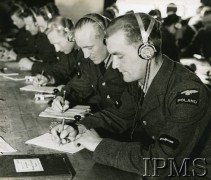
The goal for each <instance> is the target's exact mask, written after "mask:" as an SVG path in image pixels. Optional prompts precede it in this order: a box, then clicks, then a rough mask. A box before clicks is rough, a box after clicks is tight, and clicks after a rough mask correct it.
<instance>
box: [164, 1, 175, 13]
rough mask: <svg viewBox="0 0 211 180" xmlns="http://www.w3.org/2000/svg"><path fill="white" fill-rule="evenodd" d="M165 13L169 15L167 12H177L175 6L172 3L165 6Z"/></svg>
mask: <svg viewBox="0 0 211 180" xmlns="http://www.w3.org/2000/svg"><path fill="white" fill-rule="evenodd" d="M166 12H167V13H169V12H172V13H176V12H177V5H176V4H174V3H169V4H168V5H167V9H166Z"/></svg>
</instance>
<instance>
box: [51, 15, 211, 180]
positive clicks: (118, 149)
mask: <svg viewBox="0 0 211 180" xmlns="http://www.w3.org/2000/svg"><path fill="white" fill-rule="evenodd" d="M106 37H107V38H106V43H107V48H108V51H109V53H110V54H112V55H113V68H117V69H118V70H119V71H120V72H121V73H122V74H123V78H124V81H126V82H132V83H131V84H130V86H129V87H128V88H127V89H126V90H125V92H124V93H123V95H122V106H121V108H120V109H118V110H115V109H112V108H108V109H105V110H103V111H101V112H98V113H96V114H94V115H93V116H89V117H87V118H84V119H83V120H82V121H81V122H80V124H78V126H77V128H76V127H72V126H67V125H66V126H65V129H64V131H62V132H61V134H60V137H58V134H57V131H58V130H59V129H60V125H57V126H55V127H54V128H53V129H52V130H51V132H52V135H53V136H54V137H55V139H56V140H58V142H59V141H60V138H61V139H62V141H63V142H65V139H64V138H65V137H66V136H69V137H68V138H70V139H71V140H74V141H75V143H76V144H81V145H83V146H84V147H85V148H87V149H89V150H90V151H93V159H94V160H95V161H96V162H98V163H101V164H104V165H108V166H113V167H115V168H118V169H121V170H124V171H128V172H133V173H137V174H139V175H142V176H145V177H161V176H162V179H164V177H168V176H183V177H184V176H185V177H187V176H203V177H204V176H206V177H209V176H210V174H209V173H210V172H209V170H208V167H209V165H210V162H209V161H210V159H209V158H210V153H211V151H210V145H209V142H210V140H209V139H210V135H209V132H210V130H209V129H208V131H207V127H209V126H210V117H211V98H210V91H209V90H208V89H207V87H206V86H205V85H204V84H203V83H202V82H201V81H200V79H199V78H198V77H197V76H196V75H195V74H193V73H191V72H189V71H188V70H187V69H186V68H184V67H183V66H182V65H181V64H178V63H177V62H173V61H172V60H170V59H169V58H168V57H167V56H165V55H163V54H162V53H161V34H160V24H159V23H158V22H157V21H156V20H155V19H153V18H152V17H150V16H149V15H146V14H144V13H136V14H126V15H124V16H120V17H118V18H116V19H114V20H113V21H111V23H110V24H109V26H108V28H107V30H106ZM126 107H127V112H124V111H123V110H125V108H126ZM99 127H100V128H103V129H104V130H106V131H108V132H110V135H111V136H112V138H108V137H109V136H107V137H106V138H105V137H103V136H100V133H97V132H98V131H97V132H96V131H95V130H94V129H96V128H99ZM123 134H124V136H123ZM126 134H128V135H127V136H126ZM114 135H115V136H114ZM117 139H118V140H117ZM200 157H202V158H201V159H199V160H200V162H198V161H197V162H196V161H194V160H195V158H200ZM203 158H204V159H203ZM156 159H157V160H156ZM172 161H173V162H174V164H171V162H172ZM187 161H189V162H188V163H190V164H188V165H192V166H186V165H187V164H186V163H187ZM193 162H194V163H193ZM175 164H176V165H177V167H178V168H180V167H181V169H182V170H181V169H179V170H178V169H177V170H178V171H176V172H175V171H174V170H175V166H176V165H175ZM184 164H185V165H184ZM171 165H172V166H171ZM187 167H189V168H190V169H188V170H189V171H188V170H187V169H186V168H187ZM173 168H174V169H173ZM200 170H201V171H200ZM207 173H208V174H207Z"/></svg>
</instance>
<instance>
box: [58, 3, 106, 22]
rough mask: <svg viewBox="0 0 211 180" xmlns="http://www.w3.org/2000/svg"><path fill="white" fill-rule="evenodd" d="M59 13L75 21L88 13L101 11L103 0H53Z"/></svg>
mask: <svg viewBox="0 0 211 180" xmlns="http://www.w3.org/2000/svg"><path fill="white" fill-rule="evenodd" d="M55 3H56V5H57V6H58V8H59V10H60V13H61V15H62V16H64V17H69V18H71V19H73V21H74V22H76V21H77V20H78V19H80V18H81V17H82V16H83V15H85V14H88V13H95V12H96V13H101V12H102V10H103V5H104V0H55Z"/></svg>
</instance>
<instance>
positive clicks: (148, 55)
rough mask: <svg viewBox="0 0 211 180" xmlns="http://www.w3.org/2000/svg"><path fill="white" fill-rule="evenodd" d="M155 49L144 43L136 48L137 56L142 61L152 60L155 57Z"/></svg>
mask: <svg viewBox="0 0 211 180" xmlns="http://www.w3.org/2000/svg"><path fill="white" fill-rule="evenodd" d="M155 52H156V49H155V46H154V45H153V44H150V43H144V44H141V45H140V46H139V48H138V56H139V57H140V58H142V59H144V60H149V59H152V58H153V57H154V55H155Z"/></svg>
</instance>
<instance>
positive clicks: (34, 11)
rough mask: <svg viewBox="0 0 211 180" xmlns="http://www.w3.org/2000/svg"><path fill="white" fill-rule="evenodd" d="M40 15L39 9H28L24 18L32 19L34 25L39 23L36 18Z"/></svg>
mask: <svg viewBox="0 0 211 180" xmlns="http://www.w3.org/2000/svg"><path fill="white" fill-rule="evenodd" d="M37 15H38V9H37V8H36V7H32V8H27V9H26V10H25V11H24V14H23V17H24V18H28V17H31V18H32V20H33V22H34V23H37V20H36V16H37Z"/></svg>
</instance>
